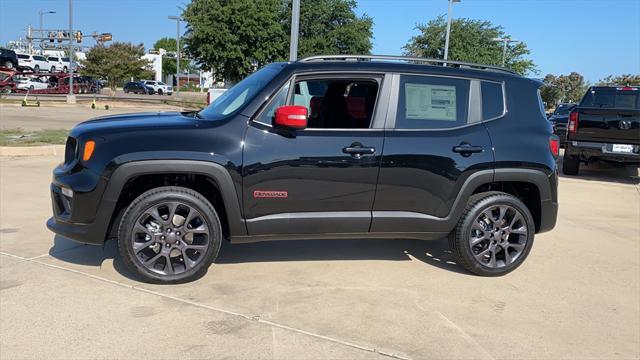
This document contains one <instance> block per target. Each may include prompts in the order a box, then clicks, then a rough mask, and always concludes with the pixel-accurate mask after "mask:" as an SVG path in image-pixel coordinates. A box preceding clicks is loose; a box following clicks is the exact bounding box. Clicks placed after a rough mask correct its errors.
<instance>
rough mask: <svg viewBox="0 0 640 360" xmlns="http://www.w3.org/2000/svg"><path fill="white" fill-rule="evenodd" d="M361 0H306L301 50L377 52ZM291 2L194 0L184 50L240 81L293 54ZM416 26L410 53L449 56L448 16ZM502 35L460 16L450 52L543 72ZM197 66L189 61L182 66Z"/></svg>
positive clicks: (113, 50)
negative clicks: (359, 8) (446, 48)
mask: <svg viewBox="0 0 640 360" xmlns="http://www.w3.org/2000/svg"><path fill="white" fill-rule="evenodd" d="M356 5H357V3H356V1H355V0H301V5H300V8H301V11H300V28H299V45H298V57H299V58H303V57H306V56H311V55H320V54H322V55H331V54H370V52H371V48H372V40H373V25H374V21H373V19H372V18H371V17H370V16H368V15H367V14H363V15H357V14H356V12H355V9H356ZM291 7H292V1H291V0H261V1H254V0H192V1H191V2H190V3H189V4H187V5H186V6H185V7H184V9H183V13H182V16H183V17H184V18H185V20H186V23H187V30H186V33H185V34H184V36H183V37H182V38H181V40H180V44H181V49H180V51H181V54H185V55H186V56H187V57H188V58H190V59H192V61H193V62H194V63H195V64H196V65H197V66H198V67H200V68H202V69H204V70H211V71H212V73H213V74H214V76H215V80H217V81H227V82H236V81H239V80H241V79H242V78H244V77H245V76H247V75H248V74H249V73H251V72H252V71H254V70H255V69H256V68H259V67H261V66H263V65H264V64H267V63H270V62H275V61H287V60H288V54H289V36H290V28H291ZM415 29H416V30H417V32H418V34H417V35H415V36H413V37H412V38H410V39H408V41H407V42H406V44H405V46H404V47H403V49H404V55H409V56H419V57H429V58H436V59H442V58H443V55H444V44H445V32H446V18H445V17H444V16H437V17H435V18H434V19H432V20H430V21H428V22H427V23H423V24H417V25H416V27H415ZM495 38H510V35H509V34H507V33H506V32H505V31H504V29H503V28H502V27H501V26H499V25H495V24H492V23H491V22H489V21H485V20H475V19H467V18H456V19H454V20H453V22H452V26H451V38H450V45H449V59H450V60H458V61H466V62H474V63H481V64H490V65H501V64H502V63H503V61H504V64H505V67H507V68H510V69H512V70H514V71H516V72H518V73H520V74H522V75H535V74H538V73H539V71H538V69H537V67H536V65H535V64H534V62H533V61H532V60H531V59H530V58H528V56H529V55H530V51H529V49H528V48H527V45H526V43H524V42H517V43H509V44H508V45H507V48H506V51H505V52H503V43H501V42H496V41H495V40H494V39H495ZM154 48H155V49H160V48H163V49H165V50H167V51H177V47H176V41H175V39H171V38H162V39H159V40H158V41H157V42H156V43H155V44H154ZM123 52H124V53H123ZM143 53H144V48H143V47H142V45H137V46H136V45H131V44H124V43H117V42H116V43H114V44H112V45H111V46H109V47H99V46H98V47H94V48H92V49H91V50H90V51H89V52H88V53H87V60H86V61H84V65H85V72H86V73H87V74H88V75H94V76H99V77H103V78H107V79H108V80H109V83H110V84H116V83H118V82H122V81H123V79H128V78H130V77H139V76H141V75H143V73H142V71H143V70H144V67H145V62H144V61H141V60H140V56H141V55H142V54H143ZM503 56H504V59H503ZM189 65H190V62H189V61H187V60H183V61H181V64H180V67H181V69H185V68H187V67H188V66H189ZM141 69H143V70H141ZM175 70H176V60H175V59H170V58H165V59H163V73H164V74H173V73H175ZM626 76H627V77H626V78H623V79H619V78H615V77H613V76H611V77H609V78H607V79H603V82H604V81H609V82H610V83H611V82H615V81H620V80H624V81H631V82H633V81H638V76H637V75H626ZM112 80H113V81H112ZM544 83H545V86H544V87H543V90H542V93H543V97H544V99H545V102H547V104H555V103H557V102H559V101H577V100H576V99H578V94H579V93H580V92H581V91H582V90H584V89H585V88H584V87H585V85H586V83H585V82H584V78H582V76H581V75H579V74H577V73H572V74H569V75H566V76H557V77H556V76H553V75H547V76H545V78H544ZM112 86H115V85H112ZM583 93H584V92H583ZM580 96H582V95H580Z"/></svg>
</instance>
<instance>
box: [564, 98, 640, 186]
mask: <svg viewBox="0 0 640 360" xmlns="http://www.w3.org/2000/svg"><path fill="white" fill-rule="evenodd" d="M591 161H608V162H614V163H619V164H625V165H633V166H638V165H640V87H629V86H624V87H608V86H594V87H591V88H589V90H588V91H587V93H586V94H585V96H584V98H583V99H582V101H581V102H580V104H579V105H578V106H577V107H576V108H575V109H574V110H573V111H572V112H571V114H570V115H569V123H568V125H567V141H566V147H565V154H564V160H563V172H564V173H565V174H568V175H576V174H578V171H579V167H580V163H581V162H591Z"/></svg>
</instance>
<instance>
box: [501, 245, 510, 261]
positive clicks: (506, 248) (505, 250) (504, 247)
mask: <svg viewBox="0 0 640 360" xmlns="http://www.w3.org/2000/svg"><path fill="white" fill-rule="evenodd" d="M502 251H503V252H504V264H505V265H509V264H511V261H512V259H511V255H510V254H509V250H508V246H503V247H502Z"/></svg>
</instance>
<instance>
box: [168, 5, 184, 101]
mask: <svg viewBox="0 0 640 360" xmlns="http://www.w3.org/2000/svg"><path fill="white" fill-rule="evenodd" d="M169 20H175V21H176V96H178V95H180V21H182V20H184V18H182V17H180V16H169Z"/></svg>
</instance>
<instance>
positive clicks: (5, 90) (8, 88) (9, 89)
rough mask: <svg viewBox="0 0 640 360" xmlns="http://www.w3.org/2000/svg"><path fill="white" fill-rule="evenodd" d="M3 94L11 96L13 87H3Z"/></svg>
mask: <svg viewBox="0 0 640 360" xmlns="http://www.w3.org/2000/svg"><path fill="white" fill-rule="evenodd" d="M1 92H2V93H3V94H11V86H9V85H7V86H5V87H3V88H2V91H1Z"/></svg>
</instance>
